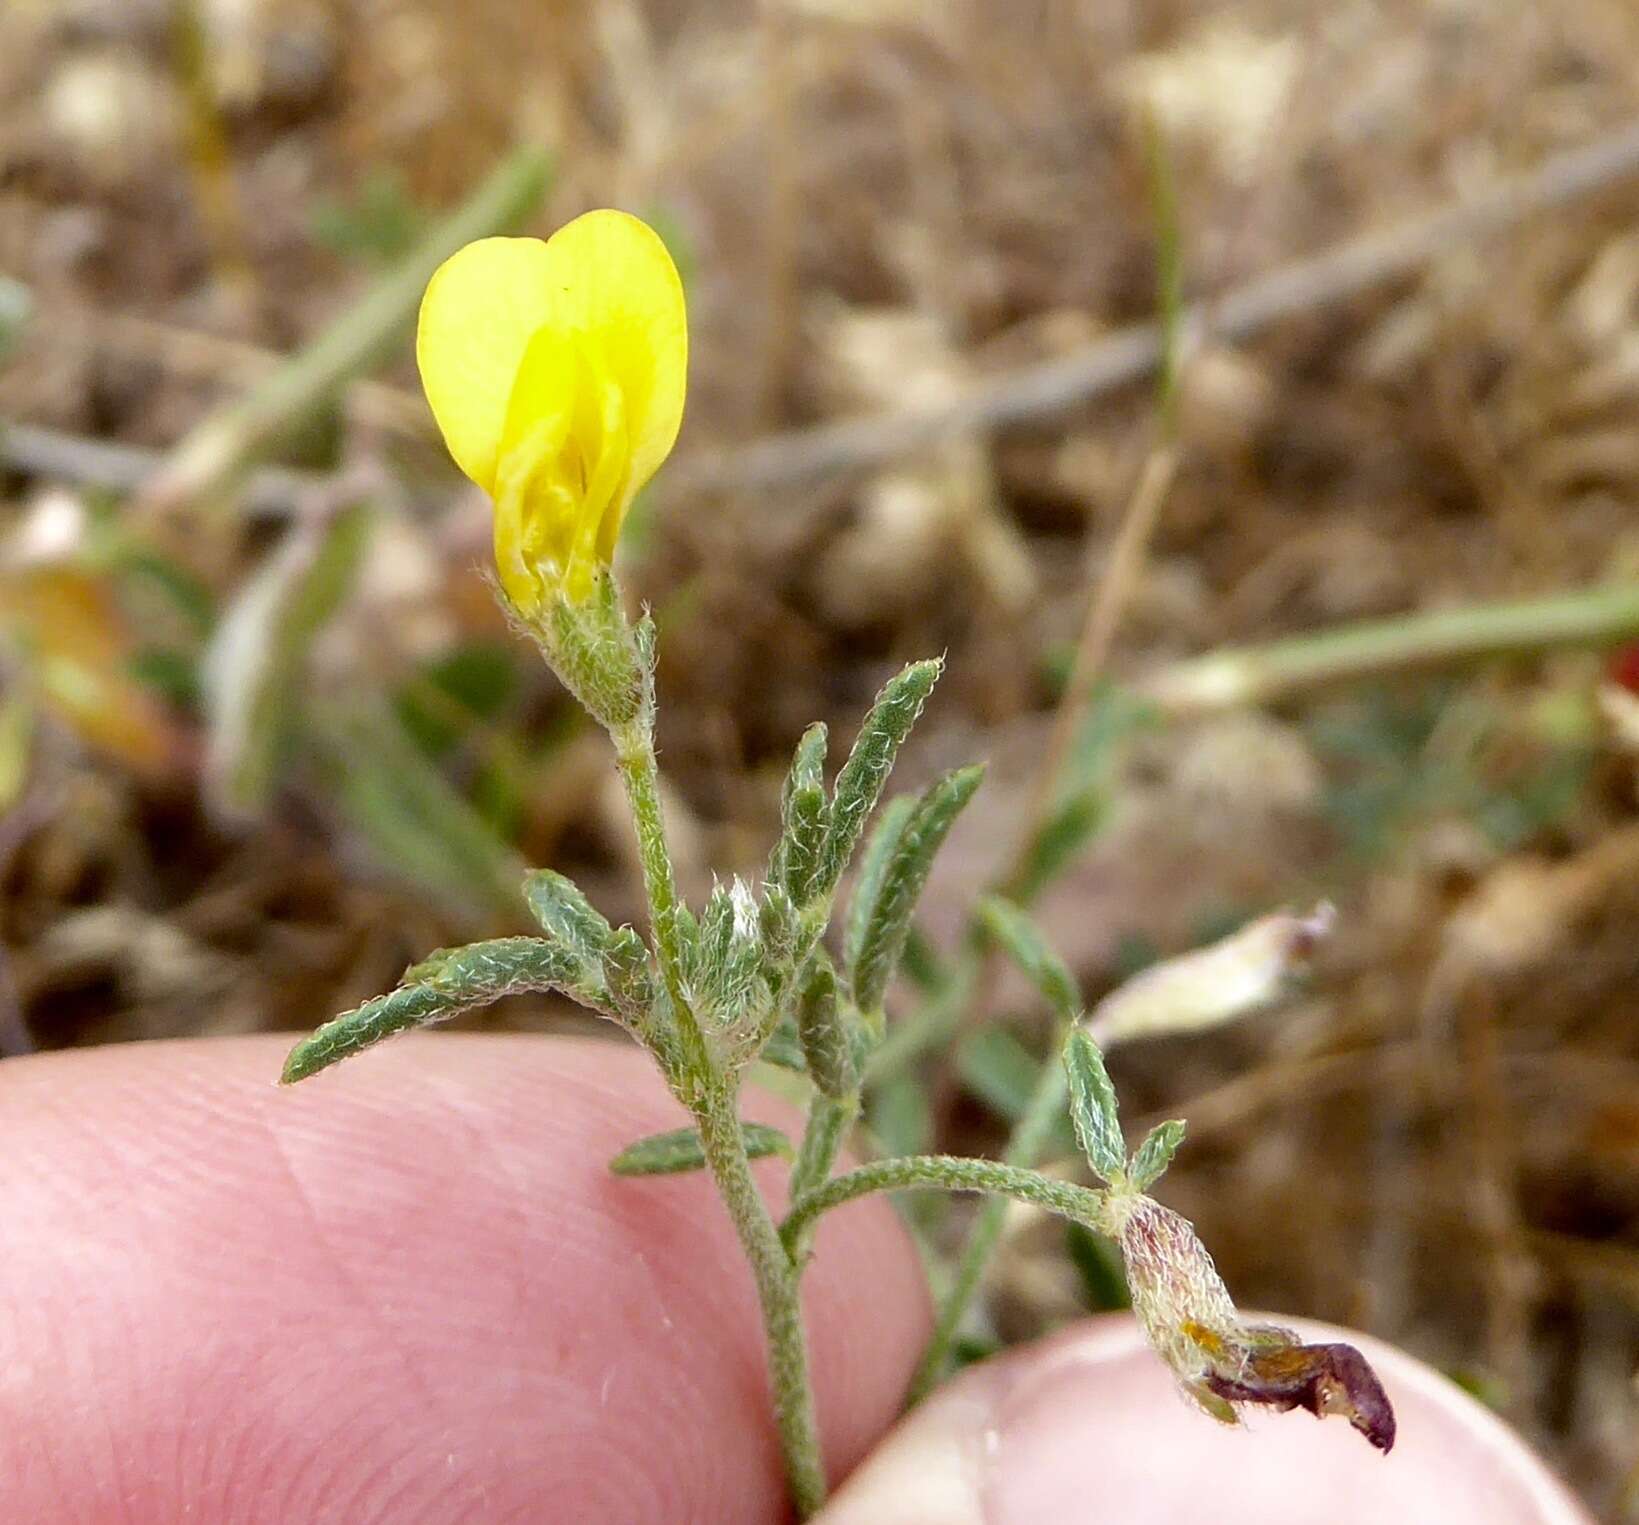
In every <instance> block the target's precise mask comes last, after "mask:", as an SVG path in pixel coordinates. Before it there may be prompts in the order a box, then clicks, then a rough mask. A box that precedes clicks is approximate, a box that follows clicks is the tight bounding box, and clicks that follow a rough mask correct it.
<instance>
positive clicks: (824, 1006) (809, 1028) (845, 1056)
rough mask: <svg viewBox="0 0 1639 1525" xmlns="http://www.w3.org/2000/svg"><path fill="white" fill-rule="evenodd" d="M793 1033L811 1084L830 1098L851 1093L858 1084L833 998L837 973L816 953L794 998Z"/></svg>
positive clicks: (848, 1038) (840, 1013)
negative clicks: (799, 1042)
mask: <svg viewBox="0 0 1639 1525" xmlns="http://www.w3.org/2000/svg"><path fill="white" fill-rule="evenodd" d="M797 1036H798V1038H799V1039H800V1040H801V1043H802V1051H803V1053H804V1055H805V1056H806V1057H807V1060H808V1073H809V1074H810V1075H812V1076H813V1077H814V1084H815V1085H817V1086H818V1087H819V1088H820V1090H821V1091H823V1092H824V1093H825V1094H826V1095H827V1096H829V1097H831V1098H832V1099H833V1100H837V1101H840V1100H842V1099H843V1098H844V1097H846V1096H850V1095H852V1094H853V1091H854V1087H855V1086H857V1085H858V1084H859V1069H858V1066H857V1065H856V1064H855V1063H854V1046H853V1042H852V1038H851V1035H850V1034H849V1032H848V1028H847V1025H846V1023H845V1022H844V1019H843V1011H842V1006H841V1003H840V1002H838V1000H837V976H836V971H835V970H833V969H832V968H831V961H830V960H829V959H828V958H826V957H825V956H824V954H823V953H820V954H816V955H815V957H814V958H813V960H812V961H811V962H810V963H809V965H808V968H807V978H806V979H805V980H804V981H803V986H802V991H801V993H800V994H799V995H798V997H797Z"/></svg>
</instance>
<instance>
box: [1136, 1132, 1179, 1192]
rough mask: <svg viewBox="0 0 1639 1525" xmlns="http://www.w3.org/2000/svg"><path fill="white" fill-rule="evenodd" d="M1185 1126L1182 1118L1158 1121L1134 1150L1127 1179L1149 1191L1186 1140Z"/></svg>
mask: <svg viewBox="0 0 1639 1525" xmlns="http://www.w3.org/2000/svg"><path fill="white" fill-rule="evenodd" d="M1184 1126H1185V1125H1184V1122H1183V1120H1182V1119H1181V1118H1174V1119H1173V1120H1172V1121H1171V1122H1168V1123H1157V1124H1156V1125H1155V1126H1154V1127H1153V1128H1151V1129H1150V1131H1149V1133H1148V1134H1147V1135H1146V1136H1145V1139H1144V1142H1143V1143H1142V1144H1140V1145H1139V1146H1138V1148H1137V1149H1136V1150H1135V1151H1134V1153H1133V1157H1132V1164H1130V1165H1129V1166H1128V1167H1127V1179H1128V1180H1129V1181H1131V1182H1132V1184H1133V1185H1134V1186H1135V1187H1137V1188H1138V1190H1139V1191H1148V1190H1149V1189H1150V1187H1152V1186H1153V1185H1154V1184H1155V1183H1156V1182H1157V1181H1158V1180H1160V1179H1161V1177H1162V1175H1163V1174H1164V1173H1165V1172H1166V1168H1167V1166H1168V1165H1170V1164H1171V1163H1172V1157H1173V1155H1175V1154H1177V1153H1178V1146H1179V1145H1180V1144H1181V1143H1183V1141H1184Z"/></svg>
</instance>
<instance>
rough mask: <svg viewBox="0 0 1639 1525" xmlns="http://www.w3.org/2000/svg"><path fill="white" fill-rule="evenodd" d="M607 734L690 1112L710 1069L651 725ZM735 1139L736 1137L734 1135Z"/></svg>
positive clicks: (645, 722) (639, 723)
mask: <svg viewBox="0 0 1639 1525" xmlns="http://www.w3.org/2000/svg"><path fill="white" fill-rule="evenodd" d="M611 735H612V738H613V740H614V743H615V761H616V764H617V765H618V767H619V769H620V781H621V783H622V784H624V785H625V787H626V800H627V803H628V804H629V805H630V807H631V811H632V825H633V827H634V829H635V830H636V832H637V855H638V861H639V862H640V863H641V864H642V865H643V888H644V892H645V894H646V895H647V897H648V901H649V922H650V929H651V932H652V934H653V938H654V949H655V956H656V957H657V958H658V959H659V961H660V973H661V977H662V978H663V979H664V980H665V982H666V994H667V995H669V996H670V997H671V1003H672V1012H673V1015H674V1017H675V1019H676V1022H677V1031H678V1036H679V1038H680V1040H681V1043H682V1049H683V1059H684V1065H685V1068H686V1070H687V1072H688V1073H687V1075H685V1076H683V1077H681V1078H683V1079H687V1080H693V1081H694V1082H695V1083H696V1089H695V1090H694V1091H691V1092H690V1094H684V1095H682V1096H681V1100H682V1102H683V1104H684V1105H685V1106H686V1107H688V1109H689V1110H690V1111H691V1112H698V1111H699V1110H700V1107H701V1097H700V1093H699V1092H698V1085H699V1083H701V1082H703V1081H704V1079H705V1077H707V1076H709V1075H711V1074H713V1073H714V1071H715V1066H714V1065H713V1064H712V1062H711V1057H710V1055H709V1053H708V1052H707V1049H706V1041H705V1037H704V1035H703V1034H702V1033H701V1031H700V1024H699V1022H697V1021H696V1020H695V1016H694V1008H693V1007H692V1006H691V1005H690V1004H689V998H688V991H687V990H686V989H685V987H684V984H683V949H682V943H681V941H680V940H679V938H678V934H677V913H678V907H679V905H680V904H681V901H680V900H679V899H678V894H677V879H676V876H675V875H674V874H673V872H672V859H671V853H670V852H669V851H668V850H667V848H666V820H665V815H664V812H663V811H662V810H661V806H660V765H659V763H658V762H656V760H655V755H654V735H653V731H652V729H651V722H650V721H649V719H648V718H647V716H640V717H639V718H638V719H637V720H634V721H632V722H631V724H630V725H626V726H622V727H620V728H619V729H618V730H616V731H614V732H612V733H611ZM735 1137H736V1138H738V1137H739V1135H738V1133H736V1135H735Z"/></svg>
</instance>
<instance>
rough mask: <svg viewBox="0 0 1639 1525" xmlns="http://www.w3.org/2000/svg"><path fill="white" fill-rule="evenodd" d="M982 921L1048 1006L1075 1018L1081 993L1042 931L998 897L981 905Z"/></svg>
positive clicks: (990, 898) (1010, 902)
mask: <svg viewBox="0 0 1639 1525" xmlns="http://www.w3.org/2000/svg"><path fill="white" fill-rule="evenodd" d="M979 919H980V921H981V922H982V923H983V924H984V927H985V930H986V931H987V932H989V933H990V935H991V936H992V937H993V938H995V939H996V942H997V944H998V945H999V946H1000V947H1001V949H1002V951H1003V952H1004V953H1005V954H1007V956H1008V957H1009V958H1010V959H1012V960H1013V962H1014V963H1015V964H1017V965H1018V967H1019V969H1020V970H1021V971H1022V972H1023V973H1024V974H1025V975H1026V976H1027V977H1028V978H1029V980H1030V983H1031V984H1032V985H1034V986H1035V987H1036V989H1037V990H1039V991H1040V992H1041V993H1042V994H1043V995H1044V996H1045V997H1046V998H1047V1003H1048V1005H1050V1006H1051V1007H1052V1008H1053V1010H1054V1011H1056V1012H1057V1013H1058V1014H1059V1015H1060V1016H1061V1017H1069V1018H1073V1017H1074V1016H1075V1015H1076V1013H1077V1011H1078V1010H1079V1009H1080V1006H1081V992H1080V991H1079V990H1078V989H1077V988H1076V981H1075V977H1074V976H1073V975H1072V974H1071V973H1070V971H1069V969H1068V968H1066V967H1065V963H1064V960H1063V959H1061V958H1060V957H1059V956H1058V954H1057V953H1056V952H1055V951H1054V950H1053V947H1052V945H1051V944H1050V943H1049V942H1048V941H1047V938H1046V936H1045V935H1044V934H1043V932H1042V930H1041V928H1040V927H1038V926H1037V925H1036V923H1035V922H1034V921H1032V920H1031V919H1030V918H1029V917H1028V916H1027V915H1025V913H1024V912H1023V911H1021V910H1020V909H1019V908H1018V907H1017V906H1016V905H1014V904H1013V902H1012V901H1011V900H1003V899H1002V898H1001V897H1000V896H997V895H987V896H986V897H985V898H984V899H983V900H981V901H980V902H979Z"/></svg>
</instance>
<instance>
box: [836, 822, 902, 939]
mask: <svg viewBox="0 0 1639 1525" xmlns="http://www.w3.org/2000/svg"><path fill="white" fill-rule="evenodd" d="M916 804H917V798H916V796H915V795H914V794H901V795H900V796H898V797H897V798H896V799H891V800H889V801H888V803H887V804H886V805H884V806H883V807H882V813H881V814H880V815H879V816H877V818H876V825H875V826H874V827H873V828H872V829H871V837H870V840H869V841H868V842H867V843H866V844H865V855H864V856H863V857H862V858H861V859H860V860H859V872H858V873H857V874H855V875H854V888H853V893H852V894H851V895H850V896H849V897H848V924H847V926H846V927H845V928H844V929H843V934H842V958H843V965H844V967H845V968H848V969H852V968H853V967H854V965H855V964H857V963H858V962H859V950H860V945H861V944H862V943H863V942H864V941H865V929H866V927H867V926H869V925H870V921H871V913H872V911H873V910H874V909H875V907H876V902H877V897H878V896H879V895H881V893H882V878H883V875H884V874H886V873H887V872H888V865H889V864H890V863H891V862H893V858H894V854H895V853H896V852H897V851H898V849H899V839H900V837H902V836H903V835H904V834H905V827H906V825H907V824H908V823H909V821H910V818H911V817H912V816H913V815H914V814H915V813H916Z"/></svg>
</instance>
